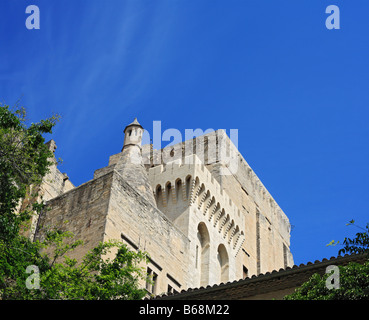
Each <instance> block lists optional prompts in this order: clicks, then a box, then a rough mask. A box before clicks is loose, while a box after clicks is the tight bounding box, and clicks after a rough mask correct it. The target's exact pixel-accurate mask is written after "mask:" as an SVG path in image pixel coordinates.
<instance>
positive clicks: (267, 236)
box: [35, 119, 293, 294]
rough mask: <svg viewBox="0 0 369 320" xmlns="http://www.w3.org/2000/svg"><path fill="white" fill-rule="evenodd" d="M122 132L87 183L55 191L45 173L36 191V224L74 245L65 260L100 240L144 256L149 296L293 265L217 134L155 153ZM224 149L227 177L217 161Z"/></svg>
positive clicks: (257, 188)
mask: <svg viewBox="0 0 369 320" xmlns="http://www.w3.org/2000/svg"><path fill="white" fill-rule="evenodd" d="M124 133H125V139H124V144H123V148H122V151H121V152H120V153H117V154H115V155H112V156H111V157H110V159H109V164H108V166H107V167H105V168H101V169H98V170H96V171H95V174H94V178H93V179H92V180H91V181H88V182H86V183H84V184H83V185H81V186H79V187H74V186H73V185H72V184H71V183H70V182H69V180H68V181H67V187H65V181H64V182H63V183H64V187H63V188H61V187H60V186H61V180H60V178H62V179H63V177H64V178H65V177H66V175H63V174H61V173H60V172H59V171H58V169H57V168H56V165H55V167H54V168H53V169H52V172H53V174H54V176H55V177H57V179H54V180H55V185H53V183H52V182H51V183H50V179H49V181H47V183H46V181H45V183H44V184H43V188H44V190H45V194H47V195H48V196H46V197H45V200H48V202H47V204H48V205H49V207H50V211H47V212H45V213H44V214H43V215H41V217H39V219H38V221H37V223H38V225H39V226H41V225H54V226H58V227H61V228H62V229H64V230H70V231H71V232H73V233H74V234H75V236H76V238H79V239H82V240H83V241H84V243H85V244H84V246H81V247H79V248H77V249H76V251H75V252H73V254H72V256H73V257H75V258H77V259H80V258H81V257H82V256H83V255H84V254H85V253H86V252H87V251H88V250H90V249H92V248H93V247H94V246H96V245H97V244H98V243H99V241H107V240H109V239H119V240H122V241H123V242H125V243H127V245H128V246H130V248H131V249H132V250H145V251H147V252H148V253H149V255H150V257H151V260H150V262H149V264H148V265H147V266H145V267H146V268H147V271H148V272H149V273H150V274H152V275H153V277H154V279H155V285H154V286H148V287H147V289H148V291H149V292H151V293H154V294H161V293H165V292H173V291H181V290H184V289H187V288H194V287H200V286H204V287H205V286H207V285H213V284H218V283H221V282H223V283H226V282H228V281H233V280H238V279H241V278H244V277H246V276H251V275H257V274H259V273H265V272H268V271H272V270H275V269H276V270H278V269H280V268H286V267H288V266H292V265H293V258H292V254H291V252H290V249H289V248H290V224H289V220H288V218H287V216H286V215H285V214H284V213H283V211H282V210H281V209H280V207H279V206H278V204H277V203H276V202H275V200H274V199H273V198H272V196H271V195H270V194H269V192H268V191H267V190H266V188H265V187H264V186H263V184H262V183H261V182H260V180H259V179H258V178H257V176H256V175H255V173H254V172H253V170H252V169H251V168H250V166H249V165H248V164H247V162H246V161H245V159H244V158H243V157H242V155H241V154H240V153H239V152H238V150H237V148H236V147H235V146H234V144H233V143H232V142H231V141H230V139H229V138H228V136H227V135H226V134H225V132H224V131H223V130H218V131H215V132H211V133H209V134H206V135H204V136H201V137H198V138H196V139H192V140H188V141H185V142H183V143H180V144H177V145H175V146H171V147H169V148H164V149H162V150H153V149H152V146H150V145H144V146H141V139H142V133H143V128H142V126H141V125H140V124H139V123H138V121H137V119H135V121H134V122H132V123H131V124H130V125H128V126H127V127H126V128H125V130H124ZM225 149H226V150H227V153H228V154H232V155H233V157H235V159H236V161H237V163H236V164H237V166H236V169H237V170H236V171H235V170H234V168H231V167H230V166H229V163H228V162H227V161H224V159H222V158H221V157H220V156H219V155H220V154H221V151H222V150H225ZM163 159H165V161H163ZM51 181H52V179H51ZM58 186H59V187H58ZM53 190H54V191H53ZM55 190H57V191H55ZM65 221H68V222H67V223H65ZM38 230H39V231H36V235H35V237H36V238H38V237H42V232H41V231H40V230H41V229H38ZM142 285H143V286H145V284H144V283H142Z"/></svg>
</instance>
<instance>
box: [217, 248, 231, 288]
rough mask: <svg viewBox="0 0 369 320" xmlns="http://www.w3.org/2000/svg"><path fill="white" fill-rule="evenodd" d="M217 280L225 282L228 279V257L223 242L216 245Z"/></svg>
mask: <svg viewBox="0 0 369 320" xmlns="http://www.w3.org/2000/svg"><path fill="white" fill-rule="evenodd" d="M217 258H218V262H219V282H223V283H226V282H227V281H228V280H229V259H228V253H227V249H226V248H225V246H224V244H220V245H219V247H218V256H217Z"/></svg>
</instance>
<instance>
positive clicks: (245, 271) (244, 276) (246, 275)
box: [242, 266, 249, 279]
mask: <svg viewBox="0 0 369 320" xmlns="http://www.w3.org/2000/svg"><path fill="white" fill-rule="evenodd" d="M242 271H243V276H242V279H246V278H247V277H248V275H249V270H248V269H247V268H246V267H245V266H243V268H242Z"/></svg>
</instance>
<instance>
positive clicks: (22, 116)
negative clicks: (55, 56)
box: [0, 105, 148, 299]
mask: <svg viewBox="0 0 369 320" xmlns="http://www.w3.org/2000/svg"><path fill="white" fill-rule="evenodd" d="M58 118H59V117H58V116H57V115H56V116H52V117H50V118H48V119H46V120H41V121H40V122H38V123H32V124H30V125H27V120H26V110H25V109H24V108H19V107H16V108H14V109H11V108H9V106H7V105H0V299H141V298H142V297H144V296H145V294H146V291H145V290H144V289H141V288H140V287H139V281H140V279H145V280H146V273H145V272H144V269H143V268H142V267H140V264H141V262H145V261H146V262H147V259H148V256H147V254H146V253H144V252H141V251H139V252H132V251H130V250H129V249H128V248H127V247H126V246H125V245H124V244H123V243H121V242H118V241H109V242H106V243H100V244H99V245H98V246H97V247H95V248H94V249H92V250H91V251H90V252H89V253H88V254H87V255H86V256H85V257H84V258H83V259H82V261H81V262H77V261H76V260H75V259H71V258H69V257H68V253H69V252H71V251H72V250H74V249H75V248H76V247H77V246H80V245H82V241H80V240H74V238H73V237H74V235H73V234H72V233H70V232H62V231H60V230H58V229H53V227H52V226H44V230H43V231H44V234H45V239H44V240H43V241H35V242H32V241H30V240H29V239H28V238H27V237H25V236H23V235H22V234H21V232H20V231H21V230H22V227H25V226H27V221H29V219H30V217H31V215H32V214H33V213H34V212H36V213H40V212H41V211H42V210H46V208H45V205H44V203H42V201H40V202H38V201H36V199H37V198H38V192H37V190H38V188H37V186H38V185H40V183H41V182H42V179H43V177H44V176H45V174H46V173H47V172H48V170H49V167H50V165H51V164H52V163H51V161H50V158H51V157H53V154H52V153H51V152H50V151H49V149H48V148H47V146H46V145H45V140H44V137H43V136H44V135H45V134H49V133H52V128H53V127H54V126H55V124H56V122H57V121H58ZM25 199H28V200H29V201H26V203H28V205H26V206H24V207H22V209H21V210H20V212H19V210H18V208H19V203H20V201H21V200H25ZM23 202H24V201H23ZM65 240H68V241H65ZM46 250H47V252H48V254H46V253H45V252H46ZM109 253H110V255H109ZM108 257H113V258H108ZM29 266H34V267H36V268H37V270H38V271H39V273H38V274H37V275H36V274H29V273H27V272H26V271H27V270H28V269H27V268H28V267H29ZM30 278H32V279H34V281H36V279H37V285H36V286H33V287H31V288H30V287H29V286H27V281H28V280H29V279H30Z"/></svg>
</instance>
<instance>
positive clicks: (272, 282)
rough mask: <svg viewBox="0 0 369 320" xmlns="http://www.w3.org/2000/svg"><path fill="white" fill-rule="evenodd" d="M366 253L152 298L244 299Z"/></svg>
mask: <svg viewBox="0 0 369 320" xmlns="http://www.w3.org/2000/svg"><path fill="white" fill-rule="evenodd" d="M367 259H368V257H367V256H363V255H348V254H346V255H344V256H337V257H331V258H330V259H323V260H322V261H319V260H316V261H314V263H313V262H308V263H306V264H300V265H299V266H297V265H294V266H293V267H287V268H286V269H279V270H278V271H277V270H274V271H272V272H266V273H264V274H259V275H258V276H256V275H253V276H251V277H248V278H245V279H240V280H235V281H233V282H227V283H221V284H215V285H213V286H210V285H209V286H207V287H205V288H204V287H200V288H189V289H187V290H182V291H181V292H179V293H169V294H163V295H159V296H156V297H154V298H152V299H155V300H156V299H170V300H182V299H184V300H189V299H191V300H212V299H217V300H222V299H225V300H230V299H244V298H248V297H252V296H256V295H260V294H268V293H271V292H276V291H281V290H288V289H292V288H296V287H298V286H300V285H301V284H302V283H304V282H306V281H307V280H309V278H310V277H311V276H312V275H313V274H314V273H319V274H324V273H325V269H326V267H327V266H329V265H332V264H334V265H346V264H348V263H349V262H359V263H363V262H364V261H365V260H367Z"/></svg>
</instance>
